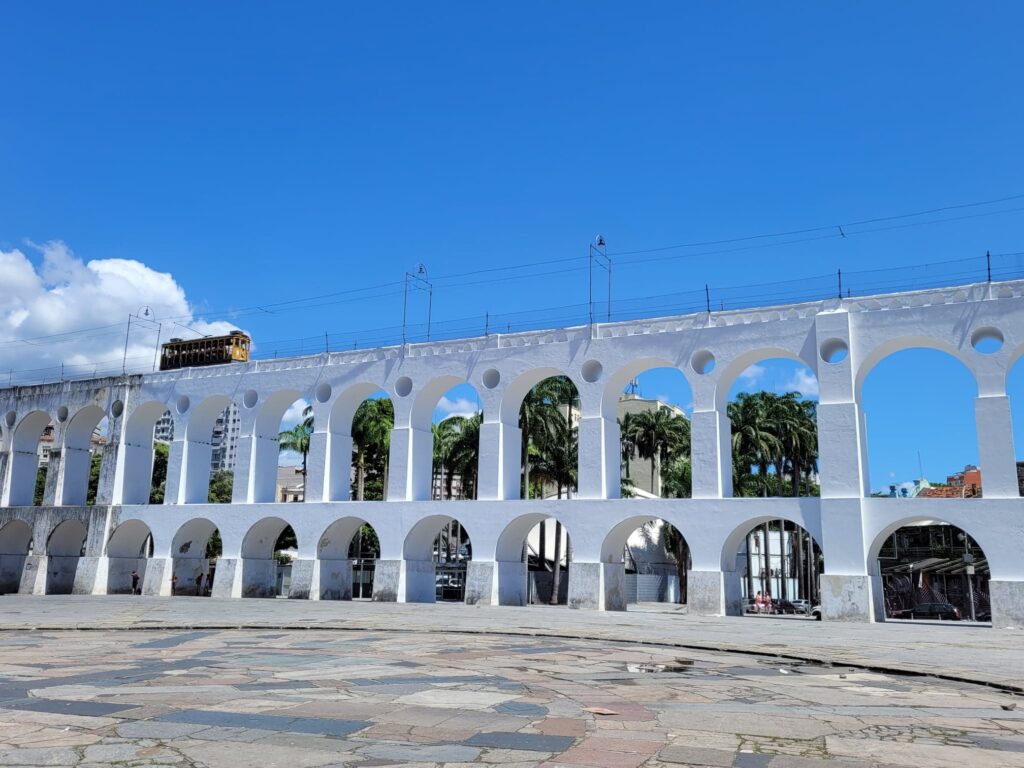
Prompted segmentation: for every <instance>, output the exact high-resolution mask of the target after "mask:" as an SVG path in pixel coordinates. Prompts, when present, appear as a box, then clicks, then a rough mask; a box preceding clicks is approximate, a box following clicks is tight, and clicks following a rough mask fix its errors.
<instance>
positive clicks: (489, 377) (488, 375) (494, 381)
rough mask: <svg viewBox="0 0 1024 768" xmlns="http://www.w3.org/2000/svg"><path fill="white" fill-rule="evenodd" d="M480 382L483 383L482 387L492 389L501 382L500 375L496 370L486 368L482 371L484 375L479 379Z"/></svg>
mask: <svg viewBox="0 0 1024 768" xmlns="http://www.w3.org/2000/svg"><path fill="white" fill-rule="evenodd" d="M480 380H481V381H483V383H484V386H485V387H487V388H488V389H494V388H495V387H496V386H498V384H499V382H500V381H501V374H500V373H498V369H497V368H488V369H487V370H486V371H484V375H483V376H481V377H480Z"/></svg>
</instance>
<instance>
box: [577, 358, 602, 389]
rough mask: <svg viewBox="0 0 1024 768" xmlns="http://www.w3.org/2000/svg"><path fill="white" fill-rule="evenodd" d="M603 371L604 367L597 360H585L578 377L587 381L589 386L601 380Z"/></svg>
mask: <svg viewBox="0 0 1024 768" xmlns="http://www.w3.org/2000/svg"><path fill="white" fill-rule="evenodd" d="M603 371H604V366H603V365H601V363H599V362H598V361H597V360H587V362H585V363H584V364H583V365H582V366H581V367H580V375H582V376H583V380H584V381H588V382H590V383H591V384H593V383H594V382H595V381H597V380H598V379H600V378H601V373H602V372H603Z"/></svg>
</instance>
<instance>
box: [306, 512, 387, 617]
mask: <svg viewBox="0 0 1024 768" xmlns="http://www.w3.org/2000/svg"><path fill="white" fill-rule="evenodd" d="M364 525H366V526H369V527H370V528H371V529H372V528H373V526H372V525H370V523H369V522H367V521H366V520H364V519H363V518H361V517H342V518H339V519H338V520H335V521H334V522H333V523H331V524H330V525H329V526H327V529H326V530H325V531H324V532H323V534H322V535H321V536H320V540H319V541H318V542H317V559H318V560H319V565H320V599H321V600H351V599H352V598H353V597H358V598H362V597H369V596H370V595H371V594H372V588H373V582H372V579H373V575H374V571H375V564H372V565H367V564H365V563H363V562H362V561H363V559H364V557H365V554H366V553H365V552H363V553H359V552H356V553H355V557H354V558H353V552H352V548H353V546H354V544H355V540H356V537H357V535H358V534H359V532H360V530H361V529H362V527H363V526H364ZM374 533H376V529H374ZM372 554H374V555H375V557H373V558H371V559H373V560H376V559H379V557H380V552H379V547H378V551H377V552H375V553H372ZM357 576H358V577H359V578H357ZM364 576H366V577H367V578H366V579H364V578H363V577H364Z"/></svg>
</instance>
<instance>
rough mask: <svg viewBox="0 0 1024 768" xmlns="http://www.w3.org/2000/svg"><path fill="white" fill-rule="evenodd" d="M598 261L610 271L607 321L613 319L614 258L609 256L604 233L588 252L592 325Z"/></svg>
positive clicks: (591, 322)
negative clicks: (595, 264)
mask: <svg viewBox="0 0 1024 768" xmlns="http://www.w3.org/2000/svg"><path fill="white" fill-rule="evenodd" d="M595 260H596V261H597V265H598V266H599V267H603V268H604V270H605V271H606V272H607V273H608V308H607V312H606V315H605V318H606V321H607V322H609V323H610V322H611V321H612V260H611V258H610V257H609V256H608V246H607V244H606V243H605V241H604V236H603V235H598V236H597V238H596V239H595V240H594V242H592V243H591V244H590V250H589V252H588V254H587V267H588V270H587V309H588V314H589V319H590V325H593V324H594V261H595Z"/></svg>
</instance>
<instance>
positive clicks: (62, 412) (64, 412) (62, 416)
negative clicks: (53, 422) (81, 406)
mask: <svg viewBox="0 0 1024 768" xmlns="http://www.w3.org/2000/svg"><path fill="white" fill-rule="evenodd" d="M67 420H68V407H67V406H66V405H62V406H61V407H60V408H58V409H57V421H67Z"/></svg>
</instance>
